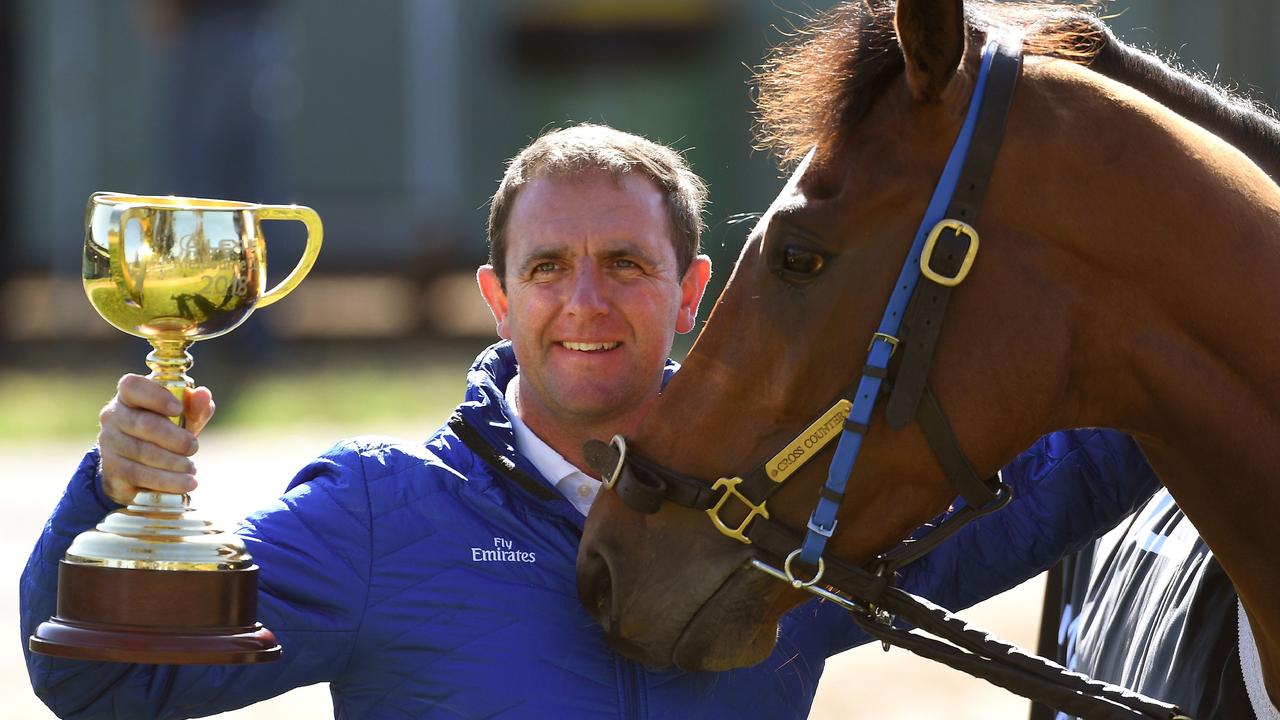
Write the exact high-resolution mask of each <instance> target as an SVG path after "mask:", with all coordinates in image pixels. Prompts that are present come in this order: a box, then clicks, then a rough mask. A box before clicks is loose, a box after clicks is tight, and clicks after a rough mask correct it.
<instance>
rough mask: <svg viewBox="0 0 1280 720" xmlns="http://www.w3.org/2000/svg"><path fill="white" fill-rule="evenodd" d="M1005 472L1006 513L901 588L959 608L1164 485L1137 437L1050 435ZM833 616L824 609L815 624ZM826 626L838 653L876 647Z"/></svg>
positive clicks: (1035, 568)
mask: <svg viewBox="0 0 1280 720" xmlns="http://www.w3.org/2000/svg"><path fill="white" fill-rule="evenodd" d="M1001 474H1002V476H1003V478H1004V480H1005V482H1007V483H1009V485H1010V486H1012V488H1013V500H1012V501H1011V502H1010V503H1009V505H1008V506H1007V507H1005V508H1004V509H1003V510H1000V511H998V512H996V513H992V514H991V515H986V516H984V517H981V518H979V519H977V520H975V521H974V522H972V523H970V524H969V525H967V526H966V527H964V528H962V529H961V530H960V531H959V532H957V533H956V535H955V536H954V537H952V538H950V539H949V540H947V541H946V542H944V543H943V544H942V545H940V546H938V548H937V549H935V550H934V551H933V552H932V553H930V554H928V555H926V556H925V557H923V558H921V559H919V560H917V561H916V562H915V563H913V564H911V565H909V566H907V567H905V568H903V569H902V570H901V571H900V575H901V578H900V582H899V586H900V587H902V588H903V589H904V590H906V591H907V592H910V593H913V594H916V595H921V596H923V597H926V598H929V599H930V600H932V601H933V602H935V603H938V604H939V605H942V606H943V607H946V608H949V609H951V610H962V609H964V608H967V607H969V606H970V605H973V604H975V603H978V602H981V601H982V600H986V599H987V598H990V597H992V596H994V595H997V594H999V593H1002V592H1004V591H1005V590H1008V589H1010V588H1012V587H1014V586H1015V585H1017V584H1019V583H1021V582H1023V581H1024V580H1028V579H1030V578H1032V577H1035V576H1036V575H1038V574H1039V573H1041V572H1043V571H1045V570H1047V569H1049V568H1050V567H1053V565H1054V564H1055V563H1057V562H1058V560H1060V559H1061V558H1063V557H1064V556H1066V555H1069V554H1071V553H1073V552H1075V551H1077V550H1079V549H1080V548H1082V547H1084V545H1085V544H1086V543H1089V542H1090V541H1092V540H1094V539H1095V538H1097V537H1098V536H1100V535H1102V534H1104V533H1105V532H1107V531H1108V530H1110V529H1111V528H1113V527H1115V526H1116V525H1117V524H1119V522H1120V521H1121V520H1123V519H1124V518H1125V517H1126V516H1128V515H1130V514H1132V513H1133V512H1134V511H1135V510H1136V509H1137V508H1138V506H1139V505H1141V504H1142V503H1143V502H1145V501H1146V500H1147V499H1148V498H1150V497H1151V496H1152V495H1153V494H1154V493H1155V491H1156V490H1157V489H1159V487H1160V481H1159V480H1158V479H1157V478H1156V476H1155V472H1154V471H1153V470H1152V469H1151V466H1150V465H1148V464H1147V460H1146V458H1145V457H1144V456H1143V454H1142V451H1141V450H1140V449H1139V448H1138V445H1137V443H1136V442H1135V441H1134V440H1133V438H1131V437H1129V436H1128V435H1126V434H1124V433H1120V432H1116V431H1113V430H1101V429H1085V430H1068V431H1061V432H1056V433H1052V434H1050V435H1046V436H1044V437H1042V438H1040V439H1039V440H1038V441H1036V443H1035V444H1034V445H1033V446H1032V447H1031V448H1030V449H1029V450H1027V451H1026V452H1024V453H1022V454H1021V455H1019V456H1018V457H1017V458H1015V459H1014V461H1013V462H1011V463H1010V464H1009V465H1008V467H1006V468H1005V469H1004V470H1003V471H1002V473H1001ZM827 605H830V604H829V603H828V604H827ZM834 615H835V612H833V611H832V609H831V608H823V609H822V612H821V613H820V615H819V616H820V617H825V616H834ZM829 626H831V627H835V628H837V629H839V630H840V632H839V633H838V634H836V635H834V636H833V638H834V639H835V640H836V643H835V645H834V646H833V647H832V648H831V652H832V653H835V652H840V651H841V650H844V649H847V648H849V647H853V646H855V645H860V644H862V643H864V642H867V641H868V640H869V639H870V638H868V637H867V636H866V635H865V634H863V633H862V632H861V631H860V630H858V629H857V628H856V627H854V626H853V624H852V622H846V623H845V624H843V625H835V624H834V621H832V624H831V625H829Z"/></svg>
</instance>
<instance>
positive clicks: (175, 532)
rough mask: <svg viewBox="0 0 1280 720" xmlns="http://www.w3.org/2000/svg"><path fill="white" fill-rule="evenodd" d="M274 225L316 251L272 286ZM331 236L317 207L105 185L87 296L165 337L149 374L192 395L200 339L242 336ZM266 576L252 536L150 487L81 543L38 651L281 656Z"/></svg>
mask: <svg viewBox="0 0 1280 720" xmlns="http://www.w3.org/2000/svg"><path fill="white" fill-rule="evenodd" d="M263 220H296V221H299V222H301V223H303V224H304V225H305V226H306V228H307V245H306V249H305V250H304V251H303V255H302V259H301V260H300V261H299V262H298V265H297V266H296V267H294V269H293V270H292V271H291V272H290V273H289V274H288V276H286V277H285V279H284V280H282V281H280V283H278V284H277V285H276V286H275V287H273V288H271V289H270V290H266V291H264V290H263V285H264V283H265V279H266V267H267V255H266V243H265V241H264V236H263V233H262V227H261V223H262V221H263ZM322 238H323V227H322V225H321V222H320V218H319V216H318V215H317V214H316V213H315V211H314V210H312V209H310V208H307V207H301V206H296V205H258V204H253V203H245V202H235V201H228V200H207V199H199V198H183V197H157V196H141V195H128V194H124V193H105V192H99V193H94V194H93V195H92V196H91V197H90V198H89V203H88V208H87V210H86V213H85V246H84V288H85V293H86V294H87V295H88V297H89V302H90V303H91V304H92V305H93V307H94V309H96V310H97V311H98V313H99V314H100V315H102V317H103V318H104V319H105V320H106V321H107V322H109V323H111V324H112V325H114V326H115V327H116V328H118V329H120V330H122V331H124V332H126V333H129V334H131V335H136V336H138V337H141V338H144V339H146V340H147V341H149V342H150V343H151V346H152V348H153V349H152V351H151V352H150V353H149V354H148V355H147V359H146V362H147V366H148V367H150V368H151V374H150V375H148V377H149V378H151V379H152V380H155V381H156V382H158V383H160V384H161V385H162V386H164V387H165V388H166V389H168V390H169V391H170V392H171V393H173V394H174V396H175V397H177V398H178V400H179V401H181V400H183V399H184V396H185V393H186V390H187V388H189V387H191V386H192V382H191V378H190V377H189V376H188V375H187V371H188V370H189V369H190V368H191V365H192V358H191V355H190V353H188V352H187V348H188V347H189V346H190V345H191V343H193V342H195V341H197V340H204V339H207V338H211V337H216V336H218V335H222V334H223V333H226V332H230V331H231V330H233V329H235V327H236V326H238V325H240V323H242V322H244V321H245V319H246V318H248V317H249V314H250V313H252V312H253V311H254V310H255V309H256V308H260V307H264V306H266V305H270V304H271V303H273V302H275V301H277V300H279V299H281V298H283V297H284V296H285V295H287V294H288V293H289V292H290V291H292V290H293V289H294V288H295V287H297V286H298V283H300V282H301V281H302V279H303V278H304V277H306V275H307V273H308V272H309V271H310V269H311V266H312V265H313V264H314V263H315V259H316V256H317V254H318V253H319V251H320V244H321V241H322ZM171 419H172V420H173V421H174V422H176V423H179V424H181V423H182V422H183V419H182V417H181V416H179V417H174V418H171ZM257 574H258V568H257V566H256V565H255V564H254V562H253V558H252V557H251V556H250V555H249V553H248V552H247V551H246V550H245V546H244V542H243V541H242V540H241V539H240V538H239V537H237V536H236V535H233V534H230V533H226V532H223V531H220V530H218V529H216V528H214V527H213V526H212V524H211V523H209V522H208V521H205V520H201V519H199V518H197V517H196V515H195V514H194V511H193V508H191V507H190V506H189V503H188V498H187V496H185V495H175V494H170V493H161V492H152V491H145V490H144V491H141V492H139V493H138V494H137V495H136V496H135V497H134V498H133V501H132V502H130V504H129V505H128V506H126V507H124V508H121V509H120V510H117V511H115V512H113V513H111V514H109V515H108V516H107V517H106V518H105V519H104V520H103V521H102V522H101V523H99V524H98V525H97V527H96V528H95V529H93V530H89V531H87V532H84V533H81V534H80V535H79V536H77V537H76V538H75V540H73V541H72V543H71V546H70V547H69V548H68V549H67V553H66V555H65V557H64V558H63V559H62V561H61V563H60V565H59V568H58V602H57V610H56V612H55V615H54V616H53V617H52V618H50V619H49V620H48V621H46V622H44V623H42V624H41V625H40V626H39V627H38V628H37V629H36V632H35V634H34V635H32V636H31V638H30V639H29V640H28V645H29V647H30V648H31V650H32V651H33V652H37V653H42V654H46V655H54V656H59V657H67V658H75V659H82V660H106V661H116V662H141V663H173V664H188V663H211V664H225V663H254V662H264V661H269V660H274V659H277V658H278V657H279V656H280V653H281V649H280V646H279V644H278V643H277V642H276V639H275V636H274V635H273V634H272V633H271V631H270V630H268V629H266V628H264V627H263V626H262V625H261V624H260V623H258V622H257V619H256V618H257V598H258V582H257Z"/></svg>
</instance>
